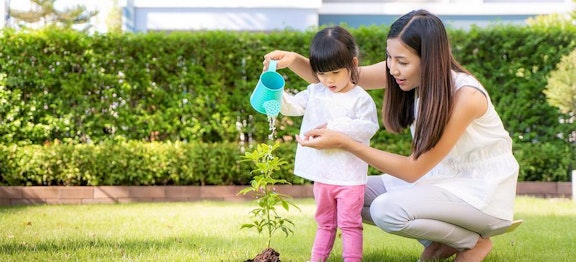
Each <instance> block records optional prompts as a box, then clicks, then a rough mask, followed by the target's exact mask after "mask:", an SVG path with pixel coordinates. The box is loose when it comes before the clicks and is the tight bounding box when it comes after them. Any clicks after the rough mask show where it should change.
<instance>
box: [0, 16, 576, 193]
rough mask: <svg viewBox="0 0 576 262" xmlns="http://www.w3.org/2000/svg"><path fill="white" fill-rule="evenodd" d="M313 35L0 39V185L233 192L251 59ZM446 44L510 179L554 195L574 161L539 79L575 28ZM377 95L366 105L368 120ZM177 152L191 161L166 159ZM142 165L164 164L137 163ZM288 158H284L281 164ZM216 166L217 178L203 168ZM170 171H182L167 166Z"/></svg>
mask: <svg viewBox="0 0 576 262" xmlns="http://www.w3.org/2000/svg"><path fill="white" fill-rule="evenodd" d="M350 30H351V32H352V33H353V34H354V35H355V37H356V38H357V40H358V43H359V44H360V48H361V54H362V58H361V63H362V64H370V63H374V62H377V61H381V60H383V59H384V55H385V37H386V33H387V30H388V28H386V27H376V26H370V27H361V28H350ZM314 33H315V31H307V32H294V31H288V30H286V31H279V32H269V33H255V32H222V31H204V32H173V33H159V32H154V33H146V34H95V35H85V34H82V33H79V32H76V31H57V30H54V29H49V30H48V29H47V30H39V31H26V32H24V31H20V32H15V31H10V30H7V31H2V33H1V35H0V101H1V103H0V144H2V145H4V146H2V150H0V151H1V152H0V154H2V159H3V160H2V163H1V165H0V172H1V175H2V179H1V183H2V184H9V185H18V184H30V185H32V184H38V185H50V184H73V185H94V184H123V185H124V184H142V185H149V184H221V183H223V184H235V183H240V184H242V183H245V182H246V179H248V178H249V177H247V176H249V175H247V174H246V172H247V171H248V170H249V168H248V167H245V168H243V169H238V167H237V164H236V158H237V157H239V156H238V155H237V153H238V152H237V151H235V150H236V149H234V150H233V149H231V148H235V147H237V145H236V144H237V142H238V141H239V136H240V133H244V134H246V137H250V138H251V139H252V142H253V143H261V142H265V141H266V140H267V139H268V135H269V130H268V121H267V119H266V116H264V115H261V114H257V113H256V112H255V111H254V110H253V109H252V108H251V107H250V104H249V101H248V99H249V96H250V93H251V92H252V90H253V88H254V86H255V84H256V82H257V81H258V77H259V75H260V73H261V70H262V56H263V55H264V54H266V53H267V52H269V51H271V50H274V49H285V50H293V51H296V52H300V53H303V54H306V53H307V48H308V43H309V41H310V39H311V38H312V36H313V34H314ZM449 35H450V38H451V41H452V43H453V46H452V48H453V51H454V54H455V56H456V58H457V59H458V60H459V61H460V62H461V63H462V64H463V65H464V66H465V67H467V68H468V69H469V70H471V71H472V72H473V73H474V74H475V75H476V76H477V77H478V78H479V79H480V81H482V83H483V84H484V85H485V87H486V88H487V89H488V91H489V92H490V95H491V98H492V101H493V102H494V104H495V106H496V109H497V110H498V112H499V113H500V114H501V116H502V119H503V121H504V124H505V126H506V128H507V129H508V130H509V131H510V134H511V136H512V138H513V139H514V142H515V153H516V155H517V157H518V159H519V161H520V162H521V179H524V180H530V181H538V180H544V181H567V180H568V174H569V172H570V171H569V170H571V169H574V168H576V167H575V166H574V165H575V164H574V163H576V157H575V153H574V151H575V150H574V147H573V144H570V143H569V142H567V141H565V139H562V137H568V133H570V132H573V131H574V130H576V123H564V124H561V123H560V121H559V119H561V118H562V119H567V116H566V115H562V114H561V113H560V112H559V110H558V109H557V108H555V107H552V106H551V105H549V104H548V103H547V101H546V97H545V95H544V94H543V90H544V88H545V86H546V81H547V80H546V77H547V76H548V75H549V72H550V71H551V70H553V69H554V68H555V66H556V64H557V63H558V62H559V61H560V59H561V57H562V56H563V55H566V54H568V53H569V52H570V51H571V50H573V49H575V48H576V40H575V39H576V27H568V28H560V27H558V28H555V27H521V26H509V25H498V26H492V27H488V28H472V29H471V30H469V31H462V30H450V31H449ZM280 72H281V73H282V74H283V75H284V77H285V79H286V87H287V88H289V89H299V90H300V89H303V88H304V87H305V86H306V83H305V82H304V81H303V80H302V79H300V78H299V77H297V76H296V75H295V74H293V73H292V72H290V71H289V70H286V69H284V70H281V71H280ZM383 92H384V91H383V90H375V91H371V92H370V94H371V95H372V96H373V97H374V98H375V100H376V101H377V104H378V107H379V108H380V107H381V101H382V96H383ZM300 121H301V119H300V118H291V117H285V116H280V117H279V119H278V121H277V123H278V126H277V129H276V130H277V137H278V138H280V139H282V138H285V137H288V136H291V135H293V134H294V133H296V132H297V130H298V127H299V125H300ZM243 122H244V123H246V124H245V125H242V124H241V123H243ZM239 123H240V124H239ZM139 142H140V143H141V144H140V143H139ZM150 142H152V143H150ZM156 142H161V143H156ZM163 143H164V144H165V145H162V144H163ZM409 143H410V137H409V134H408V133H407V132H406V133H404V134H402V135H400V136H398V135H391V134H389V133H387V132H385V131H383V130H382V131H381V132H378V134H377V135H376V137H375V138H374V139H373V145H374V146H375V147H378V148H382V149H387V150H391V151H393V152H397V153H402V154H408V152H409V146H408V145H409ZM220 144H221V145H220ZM47 145H50V146H47ZM176 145H178V146H176ZM208 145H210V146H208ZM182 147H190V148H187V149H186V150H188V151H186V152H178V153H176V152H177V151H180V149H178V148H182ZM286 147H293V142H289V143H287V145H286ZM150 148H154V150H152V149H150ZM160 148H164V149H163V150H166V152H164V151H162V150H161V149H160ZM191 148H194V149H191ZM199 148H203V149H202V150H204V151H202V150H201V149H199ZM98 150H101V151H102V152H100V153H98V152H99V151H98ZM156 150H158V151H156ZM153 151H154V154H168V155H170V154H174V155H175V156H171V158H170V159H166V158H164V156H160V155H158V156H156V158H153V157H152V156H150V157H149V158H148V157H146V158H144V157H143V156H142V155H146V154H150V155H152V153H151V152H153ZM111 152H114V154H113V155H106V153H111ZM111 154H112V153H111ZM193 154H200V156H202V155H210V156H212V157H211V158H209V159H202V158H200V157H199V156H196V155H193ZM218 154H220V155H221V156H217V155H218ZM292 154H293V152H291V151H290V150H286V159H287V160H290V159H291V158H292V157H293V155H292ZM38 155H42V157H39V156H38ZM48 156H52V157H48ZM224 156H227V159H224V160H222V163H221V164H222V165H221V166H219V167H218V166H217V165H215V164H211V163H210V161H213V160H212V159H219V158H221V157H224ZM95 157H97V158H95ZM39 159H42V161H45V162H39V161H40V160H39ZM144 159H147V160H146V161H149V162H142V161H144ZM108 160H114V161H115V162H111V161H108ZM180 160H181V161H188V162H186V163H177V164H176V163H175V162H173V161H180ZM55 161H60V162H55ZM82 161H84V162H82ZM155 161H157V162H155ZM162 161H166V163H174V164H170V165H169V166H175V165H176V166H178V168H173V169H166V168H168V167H163V168H165V169H158V167H152V164H157V166H159V167H162V165H161V164H160V162H162ZM200 161H208V163H203V162H200ZM86 162H88V163H89V164H86ZM95 163H101V164H102V165H103V166H100V167H96V165H93V164H95ZM147 163H149V164H147ZM166 163H165V165H168V164H166ZM134 165H136V166H134ZM188 165H190V166H194V167H195V168H194V169H187V168H189V167H186V166H188ZM144 166H148V167H147V168H146V169H145V168H144ZM198 166H205V167H206V168H205V169H198V168H196V167H198ZM208 167H209V168H208ZM237 169H238V171H236V170H237ZM49 170H50V171H49ZM48 172H52V173H48ZM375 173H377V171H375V170H371V174H375ZM95 174H98V175H95ZM228 175H229V176H230V177H227V176H228ZM289 175H290V174H289V172H288V174H284V176H289Z"/></svg>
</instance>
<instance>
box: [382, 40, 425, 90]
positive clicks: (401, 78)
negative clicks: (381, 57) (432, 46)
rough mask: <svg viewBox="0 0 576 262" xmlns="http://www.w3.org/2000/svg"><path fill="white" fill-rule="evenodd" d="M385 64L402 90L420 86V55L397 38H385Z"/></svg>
mask: <svg viewBox="0 0 576 262" xmlns="http://www.w3.org/2000/svg"><path fill="white" fill-rule="evenodd" d="M386 66H388V68H389V69H390V74H392V76H393V77H394V79H395V80H396V83H398V85H399V86H400V89H402V90H404V91H410V90H412V89H414V88H416V87H418V86H420V57H419V56H418V55H417V54H416V53H415V52H414V51H413V50H412V49H411V48H409V47H408V46H406V45H404V43H403V42H402V41H401V40H400V39H399V38H392V39H388V40H386Z"/></svg>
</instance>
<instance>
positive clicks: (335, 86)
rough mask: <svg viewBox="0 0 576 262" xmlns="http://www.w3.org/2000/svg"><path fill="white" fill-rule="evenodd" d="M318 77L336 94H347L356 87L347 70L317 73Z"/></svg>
mask: <svg viewBox="0 0 576 262" xmlns="http://www.w3.org/2000/svg"><path fill="white" fill-rule="evenodd" d="M316 76H317V77H318V79H319V80H320V82H321V83H322V84H323V85H324V86H325V87H327V88H328V89H330V91H332V92H334V93H338V92H343V93H345V92H348V91H350V90H351V89H352V88H353V87H354V83H352V81H351V80H350V79H351V75H350V70H348V69H347V68H340V69H337V70H334V71H330V72H317V73H316Z"/></svg>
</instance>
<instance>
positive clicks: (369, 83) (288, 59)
mask: <svg viewBox="0 0 576 262" xmlns="http://www.w3.org/2000/svg"><path fill="white" fill-rule="evenodd" d="M270 60H276V61H278V62H277V63H276V68H277V69H281V68H289V69H290V70H292V72H294V73H296V74H297V75H298V76H300V77H301V78H302V79H304V80H306V81H308V83H318V79H316V77H315V76H314V74H313V73H312V69H311V68H310V60H308V58H306V57H304V56H302V55H301V54H298V53H295V52H289V51H282V50H274V51H272V52H270V53H268V54H266V55H264V62H263V64H264V70H267V69H268V62H270ZM358 85H359V86H361V87H363V88H364V89H367V90H369V89H379V88H385V87H386V85H387V80H386V62H385V61H382V62H380V63H377V64H373V65H368V66H361V67H360V81H359V83H358Z"/></svg>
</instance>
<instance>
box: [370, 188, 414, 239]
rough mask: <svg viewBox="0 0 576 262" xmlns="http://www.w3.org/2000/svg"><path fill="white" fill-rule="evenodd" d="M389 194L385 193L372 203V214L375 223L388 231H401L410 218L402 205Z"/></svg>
mask: <svg viewBox="0 0 576 262" xmlns="http://www.w3.org/2000/svg"><path fill="white" fill-rule="evenodd" d="M397 200H398V199H393V198H392V197H390V195H389V194H383V195H381V196H379V197H377V198H376V199H374V201H373V202H372V205H370V215H371V218H372V220H373V221H374V224H376V226H378V227H380V228H381V229H382V230H384V231H386V232H388V233H394V232H398V231H401V230H402V229H403V228H404V227H405V225H406V223H407V222H408V218H407V216H406V212H405V210H404V208H403V207H402V205H401V204H400V203H399V201H397Z"/></svg>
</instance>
